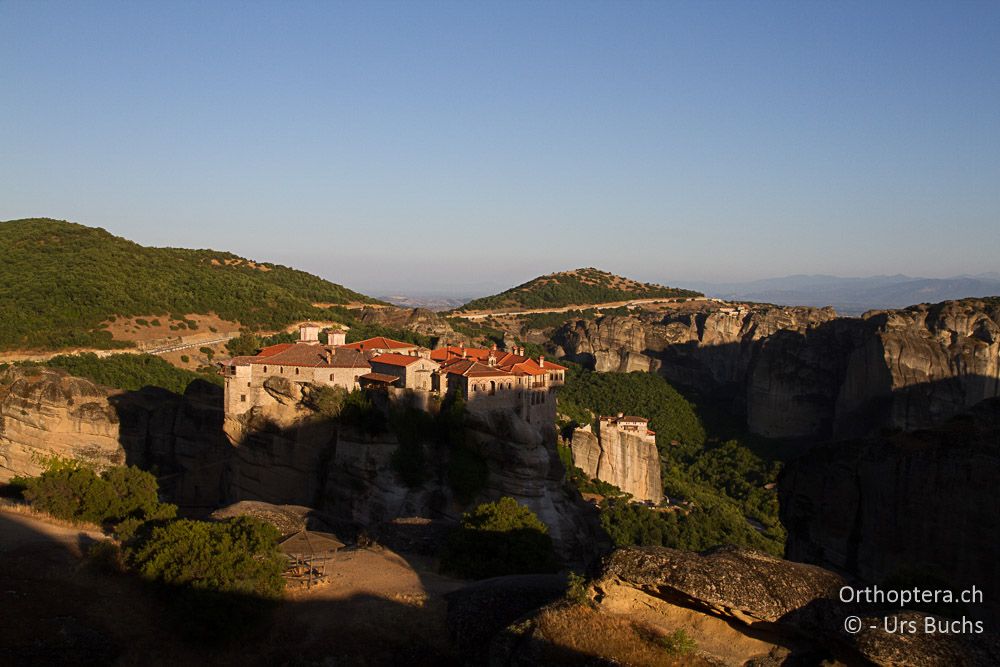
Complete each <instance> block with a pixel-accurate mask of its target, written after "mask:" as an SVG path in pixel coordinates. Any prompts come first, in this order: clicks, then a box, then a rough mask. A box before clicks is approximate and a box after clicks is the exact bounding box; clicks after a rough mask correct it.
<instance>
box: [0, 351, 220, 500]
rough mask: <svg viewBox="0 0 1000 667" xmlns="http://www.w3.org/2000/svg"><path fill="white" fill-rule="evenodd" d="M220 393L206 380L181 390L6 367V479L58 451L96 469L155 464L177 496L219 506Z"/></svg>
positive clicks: (1, 468) (2, 439)
mask: <svg viewBox="0 0 1000 667" xmlns="http://www.w3.org/2000/svg"><path fill="white" fill-rule="evenodd" d="M221 394H222V390H221V389H220V388H218V387H215V386H214V385H211V384H208V383H206V382H200V381H196V382H194V383H192V384H191V385H190V386H189V387H188V390H187V392H186V393H185V395H184V396H179V395H177V394H174V393H171V392H169V391H165V390H159V389H153V388H147V389H144V390H142V391H128V392H126V391H120V390H114V389H110V388H108V387H102V386H100V385H97V384H95V383H93V382H91V381H90V380H85V379H83V378H77V377H72V376H69V375H67V374H66V373H65V372H63V371H58V370H52V369H42V368H30V367H14V368H11V369H8V370H7V371H5V373H4V375H3V377H2V378H0V481H6V480H7V479H9V478H10V477H12V476H14V475H28V476H30V475H37V474H38V473H40V472H41V471H42V469H43V468H42V461H43V460H44V459H46V458H49V457H52V456H59V457H63V458H73V459H77V460H80V461H85V462H87V463H89V464H91V465H94V466H95V467H97V468H98V469H100V468H104V467H108V466H113V465H123V464H127V465H136V466H139V467H142V468H145V469H153V470H156V471H157V475H158V478H159V479H160V488H161V489H162V490H163V491H164V492H165V494H166V495H167V496H168V497H169V498H170V499H171V500H172V501H173V502H177V503H179V504H182V505H187V506H213V505H215V504H217V503H218V502H220V501H221V500H222V499H223V494H222V473H223V470H224V468H225V464H226V461H227V459H228V455H229V448H228V447H227V445H226V443H225V440H224V438H223V437H222V396H221Z"/></svg>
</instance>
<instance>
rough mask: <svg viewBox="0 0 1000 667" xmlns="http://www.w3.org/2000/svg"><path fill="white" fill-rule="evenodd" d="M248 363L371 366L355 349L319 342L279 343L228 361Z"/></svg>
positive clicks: (236, 363) (340, 366)
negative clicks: (247, 355)
mask: <svg viewBox="0 0 1000 667" xmlns="http://www.w3.org/2000/svg"><path fill="white" fill-rule="evenodd" d="M279 348H280V349H279ZM265 352H266V354H265ZM250 364H253V365H264V364H268V365H271V366H305V367H310V368H371V367H370V366H369V364H368V361H367V360H366V359H365V355H364V354H363V353H361V352H358V351H357V350H347V349H344V348H339V347H327V346H325V345H320V344H319V343H281V344H279V345H272V346H271V347H268V348H266V349H265V350H262V351H261V354H258V355H257V356H255V357H233V358H232V359H230V360H229V362H228V365H230V366H246V365H250Z"/></svg>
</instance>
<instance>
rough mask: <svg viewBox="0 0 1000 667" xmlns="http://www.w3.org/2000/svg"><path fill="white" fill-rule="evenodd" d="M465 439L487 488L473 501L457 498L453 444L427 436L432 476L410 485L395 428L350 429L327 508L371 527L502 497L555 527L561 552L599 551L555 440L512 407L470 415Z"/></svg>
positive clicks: (445, 515)
mask: <svg viewBox="0 0 1000 667" xmlns="http://www.w3.org/2000/svg"><path fill="white" fill-rule="evenodd" d="M464 438H465V446H466V447H468V448H470V449H471V450H472V451H474V452H475V453H476V454H477V455H478V456H480V457H482V460H483V462H484V463H485V466H486V470H487V476H486V482H485V485H484V487H483V488H482V489H481V490H480V492H479V493H478V494H477V496H476V497H475V498H473V499H471V500H468V499H467V502H462V501H460V500H459V499H458V498H456V496H455V493H454V491H453V490H452V486H451V483H450V482H449V479H448V469H449V459H450V457H451V456H453V455H454V454H453V451H452V448H451V447H449V446H448V445H445V444H435V443H430V442H429V443H425V446H424V456H425V457H426V458H427V469H428V470H430V471H434V473H433V474H432V476H431V478H430V479H428V480H427V481H426V482H425V483H424V484H421V485H420V486H418V487H416V488H411V487H409V486H407V485H405V484H403V483H402V482H401V481H400V480H399V477H398V475H397V473H396V471H395V469H394V467H393V464H392V459H393V455H394V453H395V452H396V451H397V449H398V448H399V446H400V445H399V442H398V440H396V438H395V437H394V436H393V435H392V434H381V435H374V436H372V435H365V434H362V433H359V432H357V431H356V430H354V429H345V430H343V431H342V432H341V433H340V435H339V437H338V440H337V445H336V453H335V455H334V459H333V465H331V466H330V467H329V473H328V476H327V480H326V483H325V485H324V487H325V489H326V491H325V496H324V499H323V504H322V505H321V507H322V508H323V509H326V510H327V511H329V512H330V513H331V514H333V515H335V516H338V517H343V518H348V519H350V520H352V521H355V522H357V523H359V524H361V525H364V526H370V527H371V526H375V525H377V524H379V523H382V522H386V521H390V520H392V519H395V518H397V517H408V516H423V517H431V518H434V519H443V520H450V521H453V522H457V521H458V520H459V519H460V518H461V516H462V513H463V512H466V511H468V510H469V509H470V508H471V507H473V506H474V505H476V504H478V503H482V502H490V501H495V500H497V499H499V498H501V497H503V496H509V497H511V498H514V499H515V500H516V501H518V502H519V503H521V504H523V505H526V506H527V507H529V508H530V509H531V510H532V511H533V512H534V513H535V514H537V515H538V518H539V519H541V520H542V521H543V522H544V523H545V524H546V526H548V529H549V534H550V536H551V537H552V540H553V543H554V545H555V547H556V549H557V550H558V551H559V553H560V554H561V555H562V556H563V557H564V558H567V559H569V560H572V561H582V560H586V559H587V558H588V557H589V556H590V554H591V552H592V551H593V544H594V542H595V540H596V531H597V527H596V525H595V522H594V521H593V520H592V519H593V517H592V516H591V510H590V508H589V507H587V506H586V504H585V503H582V502H580V501H579V500H578V499H577V498H576V497H575V496H574V495H573V494H570V493H568V492H567V491H566V489H565V487H564V485H563V476H564V470H563V466H562V462H561V461H560V460H559V456H558V454H557V452H556V450H555V445H554V442H553V440H552V439H550V438H546V437H544V435H543V434H542V433H541V432H540V431H539V430H538V429H537V428H536V427H534V426H532V425H531V424H528V423H527V422H525V421H524V420H522V419H520V418H518V417H517V416H516V415H514V414H512V413H507V412H503V411H496V412H488V413H477V412H470V413H468V414H467V416H466V424H465V428H464Z"/></svg>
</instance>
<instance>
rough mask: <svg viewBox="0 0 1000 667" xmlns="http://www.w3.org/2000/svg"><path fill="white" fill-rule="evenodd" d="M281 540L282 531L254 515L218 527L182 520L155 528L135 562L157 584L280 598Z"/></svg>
mask: <svg viewBox="0 0 1000 667" xmlns="http://www.w3.org/2000/svg"><path fill="white" fill-rule="evenodd" d="M279 537H280V535H279V534H278V531H277V529H276V528H274V527H273V526H271V525H270V524H267V523H264V522H263V521H261V520H259V519H256V518H253V517H246V516H243V517H237V518H235V519H230V520H229V521H222V522H217V523H216V522H208V521H195V520H192V519H178V520H176V521H171V522H168V523H166V524H164V525H161V526H156V527H155V528H153V530H152V531H151V532H150V534H149V536H148V537H147V538H146V539H144V540H142V542H141V543H140V544H139V545H138V546H136V547H135V548H134V549H132V551H131V552H130V554H129V561H130V563H131V564H132V566H133V567H134V568H135V569H136V571H138V572H139V573H140V574H141V575H142V576H143V577H145V578H146V579H149V580H151V581H156V582H159V583H163V584H168V585H171V586H189V587H191V588H194V589H203V590H210V591H214V592H220V593H240V594H245V595H253V596H256V597H262V598H277V597H278V596H280V595H281V592H282V590H283V588H284V581H283V579H282V577H281V574H282V572H283V571H284V568H285V564H286V559H285V558H284V556H283V555H282V554H281V552H280V551H278V548H277V543H278V538H279Z"/></svg>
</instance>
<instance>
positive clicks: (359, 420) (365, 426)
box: [340, 389, 386, 435]
mask: <svg viewBox="0 0 1000 667" xmlns="http://www.w3.org/2000/svg"><path fill="white" fill-rule="evenodd" d="M340 421H341V423H343V424H348V425H350V426H355V427H357V428H360V429H361V430H363V431H364V432H366V433H368V434H369V435H375V434H377V433H384V432H385V429H386V420H385V415H384V414H383V413H382V411H381V410H379V409H378V407H377V406H375V404H373V403H372V401H371V399H370V398H368V395H367V394H365V392H363V391H361V390H360V389H355V390H354V391H352V392H351V393H349V394H348V395H347V398H345V399H344V406H343V407H342V408H341V410H340Z"/></svg>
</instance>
